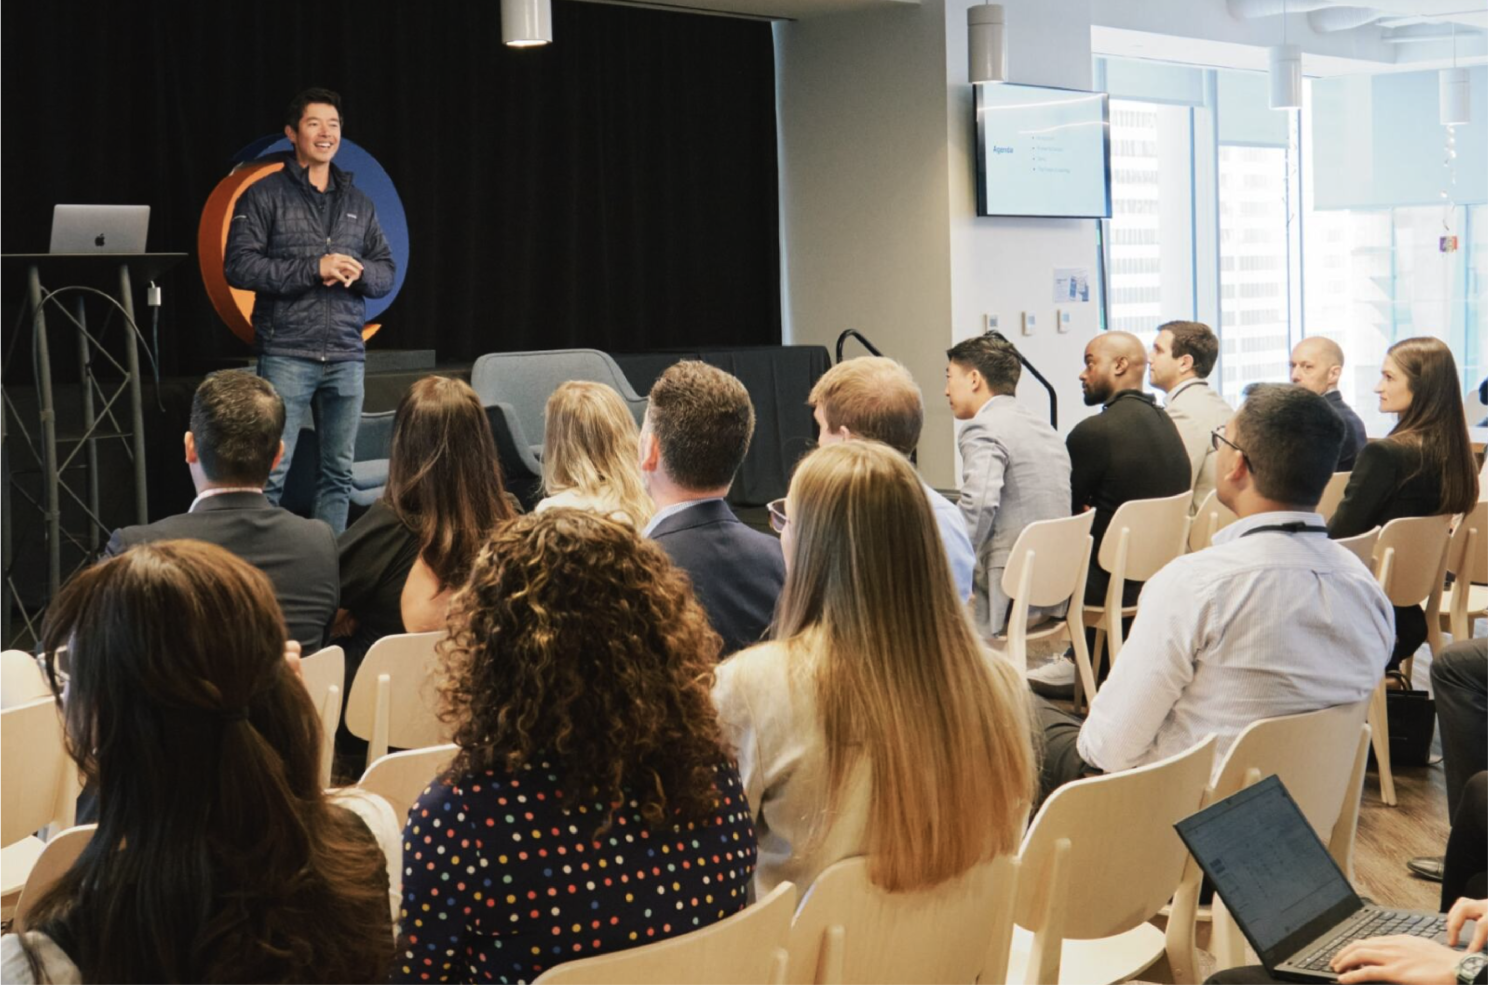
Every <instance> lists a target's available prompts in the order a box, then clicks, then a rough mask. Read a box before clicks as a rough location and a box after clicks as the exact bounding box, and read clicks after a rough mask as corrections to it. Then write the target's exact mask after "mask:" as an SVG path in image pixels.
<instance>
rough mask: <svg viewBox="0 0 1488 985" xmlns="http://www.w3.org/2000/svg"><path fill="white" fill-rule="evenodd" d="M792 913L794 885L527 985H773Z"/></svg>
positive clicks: (778, 975) (571, 964) (782, 968)
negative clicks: (698, 925) (689, 929)
mask: <svg viewBox="0 0 1488 985" xmlns="http://www.w3.org/2000/svg"><path fill="white" fill-rule="evenodd" d="M795 908H796V887H795V884H794V883H790V882H782V883H781V884H780V885H778V886H776V887H775V889H774V890H773V891H771V893H770V895H768V896H766V897H765V898H764V899H762V900H760V901H759V902H757V903H755V904H754V905H753V906H750V907H748V908H746V909H744V910H742V911H740V912H739V913H735V914H734V915H733V916H731V917H727V918H725V919H723V920H720V921H718V922H717V923H714V924H709V925H708V926H706V927H703V928H701V929H700V930H694V931H692V932H691V933H689V934H683V935H681V936H679V937H673V938H671V939H669V940H664V941H657V942H656V943H655V944H646V945H644V946H642V947H633V948H631V949H630V950H628V951H615V952H613V953H611V954H598V955H595V956H594V957H592V958H580V959H579V960H578V961H570V962H568V963H567V964H560V965H557V966H555V967H553V968H550V969H548V970H547V971H545V972H543V973H542V974H541V975H539V976H538V977H537V980H536V981H535V982H534V983H533V985H605V983H609V985H683V983H686V982H696V983H698V985H758V983H759V982H769V983H770V985H779V983H780V982H781V981H782V980H783V979H784V977H785V960H786V959H785V943H786V940H787V938H788V937H789V936H790V924H791V914H792V913H793V912H794V911H795Z"/></svg>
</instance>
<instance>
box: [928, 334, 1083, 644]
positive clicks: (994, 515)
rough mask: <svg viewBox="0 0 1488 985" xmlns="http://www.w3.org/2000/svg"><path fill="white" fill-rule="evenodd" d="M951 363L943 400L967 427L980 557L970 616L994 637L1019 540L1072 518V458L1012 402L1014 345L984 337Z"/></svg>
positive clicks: (963, 437)
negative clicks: (1048, 523) (1031, 530)
mask: <svg viewBox="0 0 1488 985" xmlns="http://www.w3.org/2000/svg"><path fill="white" fill-rule="evenodd" d="M946 358H947V359H948V360H949V364H948V365H947V366H946V390H945V392H946V399H947V400H949V401H950V404H951V413H953V414H954V415H955V416H956V419H957V420H959V421H966V422H967V423H966V426H965V427H963V428H962V429H961V434H960V436H959V437H958V439H957V444H958V446H959V448H960V450H961V500H960V506H961V512H962V513H963V514H964V515H965V517H966V526H967V529H969V530H970V531H971V544H972V548H973V550H974V551H975V552H976V571H975V575H974V578H973V589H972V595H971V597H972V604H973V611H974V614H975V620H976V626H977V629H978V631H979V632H981V633H982V634H983V635H985V636H992V635H995V634H997V633H1000V632H1002V630H1003V627H1004V624H1005V623H1006V621H1007V610H1008V602H1009V599H1008V597H1007V595H1006V594H1004V593H1003V591H1002V572H1003V569H1005V568H1006V567H1007V561H1008V557H1009V555H1010V554H1011V553H1012V549H1013V543H1014V542H1015V541H1016V540H1017V539H1018V535H1019V534H1020V533H1022V532H1023V528H1024V527H1026V526H1028V525H1029V524H1030V523H1036V522H1038V521H1039V520H1054V519H1057V518H1060V517H1066V516H1069V511H1070V457H1069V452H1068V451H1067V450H1066V449H1065V445H1064V442H1063V441H1061V440H1059V435H1058V434H1056V433H1055V431H1054V429H1053V428H1052V427H1050V426H1049V425H1048V423H1047V422H1045V421H1043V420H1042V419H1040V418H1038V417H1035V416H1034V415H1033V414H1032V413H1031V412H1030V411H1029V410H1028V409H1027V408H1025V407H1023V406H1022V405H1020V404H1019V403H1018V401H1017V399H1016V398H1015V397H1014V396H1013V394H1014V392H1015V391H1016V390H1017V388H1018V378H1019V376H1021V375H1022V372H1023V367H1022V365H1021V364H1020V363H1019V362H1018V350H1017V349H1016V348H1014V347H1013V344H1012V343H1011V342H1008V341H1007V340H1005V339H999V338H993V337H991V336H987V335H981V336H977V337H975V338H970V339H966V340H965V341H963V342H959V343H957V344H956V345H955V346H954V347H952V348H951V349H950V350H948V351H947V352H946ZM1076 604H1079V600H1076ZM1043 614H1044V610H1031V611H1030V613H1029V616H1030V619H1032V618H1035V617H1036V615H1043Z"/></svg>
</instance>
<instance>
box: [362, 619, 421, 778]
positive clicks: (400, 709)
mask: <svg viewBox="0 0 1488 985" xmlns="http://www.w3.org/2000/svg"><path fill="white" fill-rule="evenodd" d="M443 635H444V634H443V633H438V632H436V633H403V634H399V635H397V636H384V637H383V638H382V639H380V640H378V641H377V642H376V643H373V644H372V648H371V649H369V650H368V651H367V656H366V657H365V658H363V660H362V666H361V667H360V668H359V669H358V670H357V675H356V680H354V681H352V684H351V693H350V694H349V695H348V696H347V699H346V730H347V731H348V732H350V733H351V734H352V735H354V736H356V737H357V738H359V739H366V740H367V765H368V766H369V767H370V766H371V765H372V764H373V763H375V762H377V761H378V760H379V759H381V758H382V757H383V756H386V755H387V751H388V747H389V746H396V747H397V748H399V749H422V748H424V747H426V746H437V745H440V744H441V743H443V742H444V741H446V740H445V734H444V732H445V729H444V725H443V723H441V722H440V721H439V695H438V693H437V692H438V680H437V674H438V658H437V657H436V655H435V653H434V646H435V644H436V643H438V642H439V640H440V638H441V637H442V636H443Z"/></svg>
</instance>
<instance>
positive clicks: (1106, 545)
mask: <svg viewBox="0 0 1488 985" xmlns="http://www.w3.org/2000/svg"><path fill="white" fill-rule="evenodd" d="M1192 502H1193V493H1192V492H1181V493H1179V494H1178V495H1176V496H1165V497H1163V498H1162V499H1130V500H1127V501H1126V502H1125V503H1122V504H1121V505H1120V506H1119V507H1117V508H1116V513H1115V514H1114V515H1113V516H1112V517H1111V525H1110V527H1108V528H1106V535H1105V536H1104V537H1103V538H1101V545H1100V566H1101V567H1102V568H1104V569H1105V570H1106V571H1110V570H1111V569H1112V567H1114V566H1115V564H1116V551H1117V545H1118V544H1119V542H1120V540H1121V531H1122V529H1123V528H1125V529H1127V530H1130V531H1131V535H1130V537H1129V538H1128V545H1127V549H1126V550H1127V553H1126V578H1127V580H1128V581H1146V580H1148V579H1149V578H1151V577H1152V576H1153V575H1155V574H1157V573H1158V571H1159V570H1161V569H1162V568H1163V566H1164V565H1166V564H1167V563H1168V562H1169V561H1171V560H1173V558H1175V557H1177V556H1178V555H1180V554H1182V553H1183V551H1184V549H1185V548H1186V547H1187V546H1188V507H1189V505H1190V504H1191V503H1192Z"/></svg>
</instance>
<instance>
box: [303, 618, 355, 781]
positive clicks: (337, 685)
mask: <svg viewBox="0 0 1488 985" xmlns="http://www.w3.org/2000/svg"><path fill="white" fill-rule="evenodd" d="M300 674H301V676H303V677H304V678H305V690H307V691H309V692H310V700H311V701H313V702H315V710H316V711H317V712H319V714H320V731H321V750H320V785H321V786H323V787H324V786H329V785H330V782H331V763H332V760H334V759H335V755H336V727H337V726H338V725H340V724H341V704H342V701H343V699H344V698H345V696H346V651H344V650H342V649H341V648H340V647H339V646H325V647H321V648H320V649H319V650H316V651H315V652H314V653H312V654H310V656H308V657H301V658H300Z"/></svg>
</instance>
